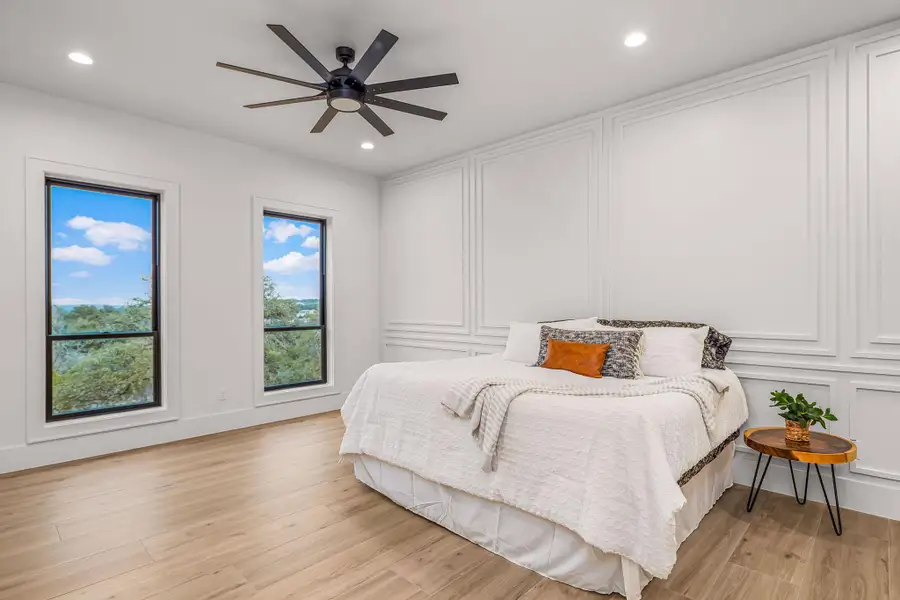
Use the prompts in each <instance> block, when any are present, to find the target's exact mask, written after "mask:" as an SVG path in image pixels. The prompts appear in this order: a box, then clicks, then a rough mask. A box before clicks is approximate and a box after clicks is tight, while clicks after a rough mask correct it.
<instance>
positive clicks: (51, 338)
mask: <svg viewBox="0 0 900 600" xmlns="http://www.w3.org/2000/svg"><path fill="white" fill-rule="evenodd" d="M53 186H57V187H67V188H73V189H79V190H85V191H91V192H101V193H104V194H115V195H118V196H130V197H132V198H145V199H147V200H149V201H151V203H152V209H151V213H152V214H151V223H150V260H151V265H150V270H151V274H150V318H151V329H150V330H149V331H134V332H106V333H103V332H101V333H75V334H54V333H53V305H52V294H51V285H52V283H53V278H52V268H53V266H52V265H53V260H52V250H53V248H52V244H53V239H52V231H51V227H52V223H51V221H52V212H51V211H52V192H51V188H52V187H53ZM159 205H160V194H158V193H153V192H145V191H142V190H131V189H127V188H120V187H114V186H107V185H100V184H95V183H85V182H81V181H71V180H67V179H59V178H55V177H47V178H45V180H44V238H45V240H44V242H45V247H44V248H45V249H44V274H45V277H46V280H45V290H44V302H45V327H46V330H45V343H44V347H45V353H46V362H45V373H44V378H45V396H46V398H45V414H44V418H45V419H46V422H48V423H52V422H57V421H68V420H72V419H84V418H87V417H94V416H98V415H108V414H112V413H124V412H132V411H137V410H146V409H152V408H159V407H161V406H162V387H163V384H162V362H161V360H162V348H161V341H162V340H161V335H160V329H159V327H160V318H159V222H160V221H159ZM137 337H149V338H152V339H153V402H150V403H143V404H134V405H128V406H111V407H108V408H98V409H94V410H84V411H79V412H72V413H65V414H60V415H54V414H53V343H54V342H60V341H73V340H104V339H125V338H137Z"/></svg>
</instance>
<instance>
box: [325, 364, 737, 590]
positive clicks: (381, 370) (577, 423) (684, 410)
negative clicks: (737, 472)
mask: <svg viewBox="0 0 900 600" xmlns="http://www.w3.org/2000/svg"><path fill="white" fill-rule="evenodd" d="M716 374H717V375H718V376H719V377H720V378H722V377H724V378H726V379H730V382H729V385H730V388H729V391H728V392H727V393H726V394H725V395H724V396H723V398H722V399H721V401H720V403H719V405H718V407H717V409H716V426H715V427H714V428H713V431H712V433H708V432H707V427H706V426H705V425H704V421H703V417H702V415H701V412H700V408H699V407H698V405H697V403H696V401H695V400H694V399H693V398H691V397H690V396H688V395H686V394H682V393H677V392H671V393H663V394H658V395H653V396H642V397H626V398H619V397H598V398H592V397H589V398H586V397H576V396H560V395H553V394H538V393H528V394H525V395H522V396H520V397H518V398H517V399H516V400H515V401H514V402H513V403H512V405H511V406H510V409H509V413H508V414H507V421H506V428H505V430H504V431H503V435H502V439H501V441H500V446H499V448H498V454H497V469H496V471H494V472H487V473H486V472H484V471H482V469H481V466H482V462H483V455H482V453H481V452H480V451H479V449H478V447H477V446H476V444H475V443H474V442H473V440H472V437H471V433H470V427H469V424H468V422H467V421H465V420H462V419H458V418H456V417H454V416H452V415H451V414H450V413H449V412H448V411H447V410H446V409H445V408H444V407H443V406H442V405H441V399H442V398H443V397H444V394H445V392H446V390H447V389H448V387H449V386H450V385H452V384H454V383H456V382H459V381H460V380H464V379H469V378H471V377H477V376H487V375H491V376H503V377H512V378H523V379H529V380H532V381H534V380H538V381H545V382H546V383H547V384H550V385H552V384H563V385H582V384H583V383H584V381H585V380H586V378H584V377H581V376H579V375H575V374H572V373H568V372H565V371H554V370H548V369H539V368H533V367H526V366H524V365H521V364H518V363H512V362H507V361H503V360H502V359H501V358H500V356H499V355H492V356H482V357H477V358H465V359H457V360H446V361H433V362H418V363H388V364H381V365H376V366H374V367H372V368H370V369H369V370H368V371H366V372H365V373H364V374H363V375H362V377H360V379H359V381H357V382H356V385H355V386H354V387H353V390H352V391H351V392H350V395H349V396H348V398H347V401H346V403H345V404H344V407H343V408H342V409H341V415H342V417H343V419H344V423H345V425H346V426H347V431H346V433H345V435H344V440H343V442H342V444H341V454H365V455H369V456H372V457H375V458H377V459H379V460H382V461H385V462H389V463H392V464H394V465H396V466H398V467H402V468H405V469H408V470H410V471H413V472H415V473H417V474H419V475H420V476H422V477H425V478H427V479H431V480H433V481H436V482H438V483H442V484H444V485H448V486H451V487H454V488H457V489H460V490H463V491H465V492H468V493H470V494H473V495H476V496H480V497H482V498H487V499H489V500H494V501H497V502H503V503H506V504H509V505H511V506H515V507H516V508H519V509H521V510H524V511H527V512H530V513H532V514H535V515H537V516H540V517H543V518H545V519H548V520H550V521H553V522H555V523H559V524H560V525H563V526H565V527H567V528H569V529H571V530H573V531H575V532H576V533H578V534H579V535H581V537H583V538H584V540H585V541H586V542H588V543H589V544H591V545H592V546H595V547H596V548H599V549H600V550H602V551H604V552H612V553H615V554H619V555H621V556H624V557H626V558H628V559H630V560H632V561H633V562H635V563H636V564H638V565H640V566H641V567H642V568H643V569H644V570H645V571H646V572H647V573H648V574H650V575H651V576H653V577H659V578H665V577H667V576H668V574H669V572H670V571H671V569H672V567H673V566H674V564H675V553H676V550H677V544H676V541H675V515H676V513H677V512H678V511H679V510H680V509H681V507H682V506H683V505H684V502H685V498H684V495H683V494H682V493H681V488H680V487H679V486H678V483H677V481H678V478H679V477H680V476H681V474H682V473H683V472H685V471H686V470H688V469H689V468H690V467H692V466H694V465H695V464H696V463H697V462H699V461H700V460H701V459H702V458H703V457H704V456H706V454H708V453H709V452H710V451H711V450H712V449H713V448H714V447H715V446H717V445H718V444H719V443H720V442H722V441H723V440H724V439H725V438H726V437H727V436H728V435H729V434H730V433H732V432H733V431H735V430H736V429H737V428H738V427H740V426H741V425H742V424H743V423H744V421H746V419H747V402H746V398H745V396H744V393H743V390H742V388H741V385H740V383H739V381H738V379H737V377H736V376H735V375H734V374H733V373H732V372H731V371H725V372H722V371H718V372H716ZM591 381H592V385H597V384H599V385H603V386H610V387H612V388H616V387H620V386H622V385H627V384H630V383H634V382H633V381H629V380H617V379H602V380H599V381H597V380H591Z"/></svg>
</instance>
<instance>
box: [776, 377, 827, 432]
mask: <svg viewBox="0 0 900 600" xmlns="http://www.w3.org/2000/svg"><path fill="white" fill-rule="evenodd" d="M771 400H772V408H777V409H778V410H779V411H781V412H779V413H778V416H780V417H782V418H784V421H785V430H784V439H786V440H787V441H789V442H809V428H810V426H812V425H815V424H819V425H821V426H822V428H823V429H824V428H825V427H826V423H825V421H837V417H836V416H834V415H833V414H832V413H831V409H830V408H826V409H824V410H822V408H821V407H819V406H816V403H815V402H809V401H808V400H807V399H806V398H804V397H803V394H797V396H796V397H794V396H791V395H790V394H788V393H787V392H786V391H784V390H781V391H780V392H772V398H771Z"/></svg>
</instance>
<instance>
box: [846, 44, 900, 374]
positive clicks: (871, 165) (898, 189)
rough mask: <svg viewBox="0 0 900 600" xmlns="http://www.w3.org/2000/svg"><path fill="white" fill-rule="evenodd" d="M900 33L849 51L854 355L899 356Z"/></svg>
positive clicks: (869, 356)
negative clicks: (899, 107)
mask: <svg viewBox="0 0 900 600" xmlns="http://www.w3.org/2000/svg"><path fill="white" fill-rule="evenodd" d="M898 106H900V35H889V36H878V37H876V38H874V39H870V40H863V41H861V42H860V43H858V44H855V45H854V46H853V48H852V52H851V55H850V110H849V116H850V122H849V133H850V140H849V143H850V161H849V165H850V172H849V178H850V185H849V192H850V193H849V195H850V223H851V228H850V271H851V280H852V281H853V282H854V283H855V285H854V290H855V293H853V294H851V297H850V299H849V300H850V304H851V307H852V308H853V312H854V314H855V320H854V325H855V339H854V340H853V343H854V346H855V347H854V350H855V351H854V353H853V356H854V357H856V358H877V359H887V360H900V308H898V307H900V169H898V168H897V165H900V110H898Z"/></svg>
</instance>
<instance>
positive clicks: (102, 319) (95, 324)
mask: <svg viewBox="0 0 900 600" xmlns="http://www.w3.org/2000/svg"><path fill="white" fill-rule="evenodd" d="M53 328H54V331H55V332H56V333H76V332H78V333H84V332H123V331H149V330H150V329H151V316H150V301H149V300H148V299H146V298H134V299H132V300H131V301H130V302H128V304H126V305H125V306H122V307H117V306H102V307H98V306H91V305H81V306H76V307H74V308H72V309H68V310H66V309H61V308H57V309H55V310H54V314H53ZM52 383H53V411H54V413H57V414H59V413H67V412H77V411H85V410H93V409H98V408H108V407H113V406H123V405H132V404H143V403H149V402H152V401H153V341H152V339H151V338H126V339H102V340H101V339H98V340H91V339H86V340H66V341H57V342H54V343H53V373H52Z"/></svg>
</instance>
